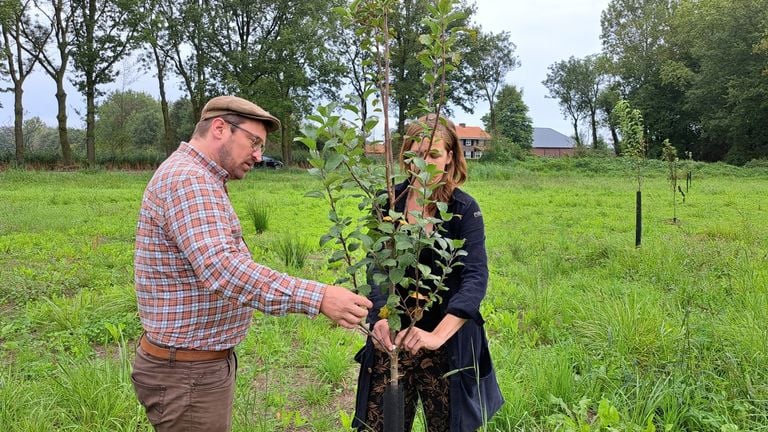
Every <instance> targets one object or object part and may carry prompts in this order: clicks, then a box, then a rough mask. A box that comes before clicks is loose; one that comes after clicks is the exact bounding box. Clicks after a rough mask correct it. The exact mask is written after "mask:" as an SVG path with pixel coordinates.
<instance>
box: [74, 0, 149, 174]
mask: <svg viewBox="0 0 768 432" xmlns="http://www.w3.org/2000/svg"><path fill="white" fill-rule="evenodd" d="M71 2H72V3H71V4H72V7H73V10H74V22H73V27H72V29H73V36H74V37H73V40H72V41H73V45H72V59H73V64H74V68H75V78H74V79H73V83H74V84H75V85H76V86H77V88H78V90H80V92H81V93H83V94H84V95H85V106H86V111H85V149H86V154H87V158H88V163H89V164H91V165H94V164H95V163H96V145H95V131H94V126H95V123H96V97H98V96H100V95H101V92H100V91H99V89H98V86H99V85H102V84H107V83H110V82H112V81H113V80H114V77H115V76H116V72H115V71H114V70H113V66H114V65H115V63H116V62H117V61H119V60H121V59H122V58H124V57H125V55H126V54H127V52H128V48H129V47H130V46H131V44H132V43H133V40H134V36H135V34H136V31H137V29H136V27H135V26H132V25H129V24H130V20H131V19H132V18H137V16H136V15H135V14H134V15H131V14H130V13H129V10H132V9H135V6H136V4H135V3H133V2H132V1H130V0H122V1H118V0H71Z"/></svg>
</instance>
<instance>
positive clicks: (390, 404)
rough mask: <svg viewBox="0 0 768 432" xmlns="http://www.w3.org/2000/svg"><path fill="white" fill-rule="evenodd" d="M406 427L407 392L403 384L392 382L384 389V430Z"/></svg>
mask: <svg viewBox="0 0 768 432" xmlns="http://www.w3.org/2000/svg"><path fill="white" fill-rule="evenodd" d="M403 429H405V392H404V391H403V386H402V384H400V383H398V384H397V385H394V384H390V385H388V386H387V388H386V390H384V432H403Z"/></svg>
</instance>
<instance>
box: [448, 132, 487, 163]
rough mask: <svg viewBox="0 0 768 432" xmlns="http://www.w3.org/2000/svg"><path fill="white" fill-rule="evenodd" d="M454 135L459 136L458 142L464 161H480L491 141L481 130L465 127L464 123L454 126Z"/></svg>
mask: <svg viewBox="0 0 768 432" xmlns="http://www.w3.org/2000/svg"><path fill="white" fill-rule="evenodd" d="M456 135H458V136H459V142H460V143H461V147H462V148H463V149H464V158H466V159H480V158H481V157H482V156H483V152H484V151H485V150H486V149H487V148H488V146H489V145H490V141H491V135H489V134H488V132H486V131H484V130H483V128H481V127H479V126H467V124H466V123H459V124H458V125H457V126H456Z"/></svg>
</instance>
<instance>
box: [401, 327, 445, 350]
mask: <svg viewBox="0 0 768 432" xmlns="http://www.w3.org/2000/svg"><path fill="white" fill-rule="evenodd" d="M444 343H445V339H443V338H442V337H440V336H438V335H436V334H434V333H431V332H426V331H424V330H422V329H420V328H417V327H413V328H412V329H411V330H410V331H408V330H403V331H401V332H400V333H398V334H397V337H396V338H395V345H397V346H402V347H403V349H406V350H408V351H409V352H410V353H411V354H416V353H417V352H418V351H419V350H421V349H426V350H430V351H434V350H436V349H438V348H440V347H441V346H443V344H444Z"/></svg>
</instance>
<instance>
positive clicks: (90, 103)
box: [85, 76, 96, 167]
mask: <svg viewBox="0 0 768 432" xmlns="http://www.w3.org/2000/svg"><path fill="white" fill-rule="evenodd" d="M95 93H96V85H95V83H94V82H93V78H92V77H90V76H89V77H87V78H86V79H85V107H86V108H85V151H86V154H87V156H88V165H89V166H92V167H93V166H96V133H95V130H94V128H95V125H96V101H95V99H96V95H95Z"/></svg>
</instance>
